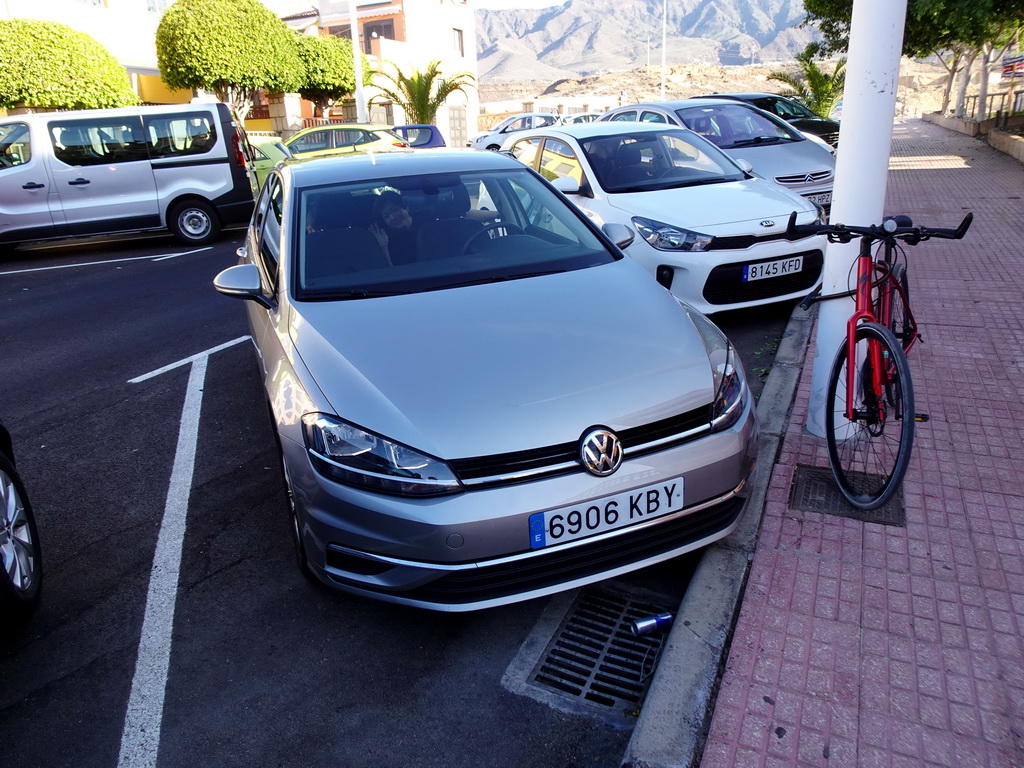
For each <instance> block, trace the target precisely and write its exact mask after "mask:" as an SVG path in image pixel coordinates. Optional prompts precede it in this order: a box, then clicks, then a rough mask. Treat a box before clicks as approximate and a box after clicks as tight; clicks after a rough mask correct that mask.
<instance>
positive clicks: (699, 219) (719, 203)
mask: <svg viewBox="0 0 1024 768" xmlns="http://www.w3.org/2000/svg"><path fill="white" fill-rule="evenodd" d="M608 204H609V205H611V206H612V207H614V208H617V209H619V210H621V211H622V212H623V213H622V216H621V218H619V221H620V222H621V223H622V224H626V225H628V226H632V223H631V222H630V218H631V217H633V216H644V217H647V218H651V219H655V220H657V221H661V222H664V223H666V224H675V225H677V226H685V227H686V228H687V229H696V230H698V231H700V232H703V233H704V234H707V235H741V234H758V235H765V234H768V232H767V231H766V229H765V227H763V226H761V224H760V222H762V221H765V220H768V219H772V220H774V221H775V223H776V224H777V225H779V226H778V227H776V229H778V230H779V231H782V230H784V229H785V228H786V223H787V221H788V220H789V214H790V213H792V212H793V211H800V212H804V211H809V212H813V211H814V206H813V205H812V204H811V203H809V202H807V201H806V200H805V199H804V198H802V197H800V196H799V195H797V194H795V193H793V192H790V191H788V190H786V189H783V188H782V187H780V186H778V185H777V184H772V183H770V182H767V181H764V180H763V179H748V180H746V181H728V182H723V183H721V184H705V185H703V186H696V187H682V188H680V189H659V190H655V191H650V192H625V193H620V194H609V195H608ZM804 218H806V217H801V222H800V223H806V222H804V221H803V219H804Z"/></svg>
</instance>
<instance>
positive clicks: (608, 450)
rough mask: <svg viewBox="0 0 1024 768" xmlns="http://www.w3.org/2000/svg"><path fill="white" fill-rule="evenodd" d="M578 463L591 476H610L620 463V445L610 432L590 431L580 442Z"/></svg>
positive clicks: (597, 429)
mask: <svg viewBox="0 0 1024 768" xmlns="http://www.w3.org/2000/svg"><path fill="white" fill-rule="evenodd" d="M580 461H582V462H583V466H584V467H585V468H586V470H587V472H589V473H590V474H592V475H597V476H598V477H604V476H605V475H610V474H611V473H612V472H614V471H615V470H617V469H618V468H619V465H620V464H621V463H622V443H620V442H619V438H618V437H617V436H616V435H615V433H614V432H611V431H610V430H607V429H603V428H601V427H598V428H596V429H592V430H590V431H589V432H588V433H587V434H585V435H584V436H583V440H581V441H580Z"/></svg>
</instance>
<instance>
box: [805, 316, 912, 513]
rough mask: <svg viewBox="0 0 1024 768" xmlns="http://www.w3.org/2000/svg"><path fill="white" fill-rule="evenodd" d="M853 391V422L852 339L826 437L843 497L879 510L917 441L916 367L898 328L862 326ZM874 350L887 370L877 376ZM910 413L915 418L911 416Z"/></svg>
mask: <svg viewBox="0 0 1024 768" xmlns="http://www.w3.org/2000/svg"><path fill="white" fill-rule="evenodd" d="M856 344H857V355H856V358H855V361H859V363H858V362H855V365H857V366H858V368H859V370H858V372H857V374H856V375H855V376H854V392H853V396H852V401H853V411H854V420H853V421H852V422H850V421H847V418H846V405H847V392H846V369H847V366H848V364H849V361H848V360H847V355H846V342H845V340H844V341H843V344H842V345H841V346H840V348H839V353H838V354H837V355H836V359H835V362H834V363H833V364H832V372H831V375H830V376H829V382H828V393H827V395H826V400H825V440H826V443H827V444H828V458H829V463H830V464H831V467H832V475H833V476H834V477H835V480H836V484H837V485H838V486H839V490H840V491H842V494H843V496H845V497H846V500H847V501H849V502H850V503H851V504H852V505H853V506H855V507H857V508H859V509H877V508H878V507H880V506H882V505H883V504H885V503H886V502H887V501H889V499H891V498H892V496H893V494H895V493H896V490H897V489H898V488H899V487H900V483H902V482H903V475H904V474H906V471H907V465H908V464H909V463H910V449H911V445H912V444H913V442H914V390H913V387H912V385H911V381H910V366H909V365H908V364H907V357H906V355H905V354H904V353H903V349H902V347H901V346H900V343H899V342H898V341H897V340H896V338H895V337H894V336H893V335H892V331H890V330H889V329H888V328H886V327H884V326H882V325H879V324H878V323H863V324H862V325H860V326H858V327H857V336H856ZM873 350H877V351H878V359H881V361H882V367H883V370H881V371H879V375H878V376H877V377H876V376H875V371H874V366H873V364H872V359H873V357H874V355H873V354H869V353H870V352H872V351H873ZM907 414H909V418H908V417H907Z"/></svg>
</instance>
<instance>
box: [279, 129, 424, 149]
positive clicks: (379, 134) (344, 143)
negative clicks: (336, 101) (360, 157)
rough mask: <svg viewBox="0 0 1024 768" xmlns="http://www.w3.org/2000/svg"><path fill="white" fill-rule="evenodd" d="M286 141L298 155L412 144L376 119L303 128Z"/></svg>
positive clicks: (392, 147) (285, 143)
mask: <svg viewBox="0 0 1024 768" xmlns="http://www.w3.org/2000/svg"><path fill="white" fill-rule="evenodd" d="M284 145H285V146H286V147H288V150H289V151H290V152H291V153H292V154H293V155H295V156H296V157H318V156H320V155H336V154H339V153H341V152H365V151H367V150H371V151H373V150H376V151H380V150H388V149H395V148H396V147H398V148H404V147H408V146H409V144H408V143H407V142H406V141H405V139H403V138H402V137H401V136H399V135H398V134H397V133H395V132H393V131H392V130H391V127H390V126H387V125H377V124H374V123H333V124H330V125H318V126H315V127H313V128H303V129H302V130H301V131H299V132H298V133H296V134H295V135H294V136H291V137H290V138H288V139H287V140H286V141H285V142H284Z"/></svg>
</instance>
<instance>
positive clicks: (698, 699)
mask: <svg viewBox="0 0 1024 768" xmlns="http://www.w3.org/2000/svg"><path fill="white" fill-rule="evenodd" d="M816 316H817V311H816V309H812V310H811V311H808V312H805V311H804V310H802V309H801V308H800V306H799V304H798V305H796V306H795V307H794V308H793V314H792V315H790V318H789V323H788V324H787V325H786V330H785V332H784V333H783V335H782V340H781V341H780V342H779V349H778V352H777V353H776V355H775V361H774V362H773V364H772V369H771V371H770V372H769V374H768V380H767V381H766V382H765V385H764V389H763V390H762V392H761V397H760V399H759V400H758V402H757V415H758V420H759V421H760V423H761V435H760V438H759V445H758V452H757V453H758V457H757V461H758V470H757V472H756V474H755V476H754V480H753V483H752V486H751V492H750V501H749V506H748V508H747V512H746V514H744V515H743V517H742V518H741V520H740V523H739V525H738V526H737V528H736V530H734V531H733V532H732V533H731V534H730V535H729V536H727V537H725V538H724V539H722V540H721V541H718V542H716V543H714V544H712V545H710V546H709V547H707V549H705V550H704V554H703V556H702V557H701V560H700V563H699V564H698V566H697V569H696V571H695V572H694V574H693V578H692V579H691V580H690V584H689V586H688V587H687V589H686V594H685V595H684V596H683V600H682V602H681V603H680V605H679V610H678V611H677V612H676V616H675V620H674V621H673V623H672V629H671V630H670V631H669V635H668V640H667V641H666V644H665V647H664V649H663V651H662V655H661V660H660V661H659V662H658V668H657V670H656V671H655V674H654V679H653V680H652V681H651V686H650V688H649V689H648V691H647V697H646V699H645V701H644V704H643V707H642V708H641V710H640V715H639V717H638V718H637V723H636V726H635V727H634V729H633V735H632V737H631V738H630V740H629V744H628V745H627V746H626V753H625V755H623V758H622V762H621V763H620V766H621V768H690V766H693V765H696V764H697V763H698V762H699V760H700V757H701V754H702V752H703V748H704V741H705V738H706V736H707V728H708V727H709V726H710V724H711V715H712V713H713V711H714V698H715V696H716V695H717V689H718V682H719V680H720V678H721V671H722V667H723V665H724V663H725V658H726V653H727V651H728V647H729V642H730V640H731V638H732V632H733V627H734V626H735V622H736V618H737V617H738V615H739V610H740V603H741V599H742V596H743V589H744V587H745V585H746V581H747V573H748V571H749V569H750V562H751V560H752V559H753V556H754V549H755V547H756V545H757V534H758V531H759V530H760V527H761V517H762V515H763V513H764V503H765V496H766V494H767V491H768V484H769V482H770V480H771V475H772V467H773V466H774V465H775V462H776V459H777V458H778V455H779V449H780V447H781V445H782V438H783V436H784V435H785V432H786V428H787V426H788V424H789V414H790V410H791V409H792V407H793V400H794V398H795V397H796V389H797V383H798V382H799V379H800V374H801V371H802V370H803V367H804V362H805V359H806V357H807V349H808V347H809V342H810V336H811V329H812V328H813V327H814V319H815V317H816Z"/></svg>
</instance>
